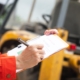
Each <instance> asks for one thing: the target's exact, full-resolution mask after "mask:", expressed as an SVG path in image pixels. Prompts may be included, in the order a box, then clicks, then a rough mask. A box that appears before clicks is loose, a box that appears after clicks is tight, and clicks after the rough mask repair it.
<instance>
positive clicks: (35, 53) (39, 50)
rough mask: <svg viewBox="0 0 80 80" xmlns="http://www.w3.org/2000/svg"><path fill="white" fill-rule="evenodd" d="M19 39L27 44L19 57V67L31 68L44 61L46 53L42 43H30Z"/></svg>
mask: <svg viewBox="0 0 80 80" xmlns="http://www.w3.org/2000/svg"><path fill="white" fill-rule="evenodd" d="M18 41H19V42H20V43H22V44H24V45H25V46H27V48H26V49H25V50H23V52H22V53H21V54H20V55H19V56H18V57H17V61H18V62H19V63H20V66H19V67H18V68H23V69H25V68H31V67H33V66H35V65H37V64H38V63H39V62H41V61H42V59H43V57H44V53H45V52H44V50H43V45H42V44H35V45H28V44H27V43H26V42H25V41H23V40H22V39H20V38H19V39H18Z"/></svg>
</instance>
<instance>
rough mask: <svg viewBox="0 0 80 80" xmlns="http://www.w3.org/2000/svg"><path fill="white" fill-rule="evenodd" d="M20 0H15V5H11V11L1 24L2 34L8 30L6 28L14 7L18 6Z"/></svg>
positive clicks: (0, 30) (0, 32)
mask: <svg viewBox="0 0 80 80" xmlns="http://www.w3.org/2000/svg"><path fill="white" fill-rule="evenodd" d="M17 2H18V0H14V3H13V6H12V7H11V9H10V11H9V12H8V14H7V16H6V18H5V20H4V22H3V24H2V25H1V26H0V34H3V33H4V32H5V31H6V30H5V25H6V23H7V22H8V20H9V18H10V15H11V13H12V12H13V10H14V8H15V7H16V4H17Z"/></svg>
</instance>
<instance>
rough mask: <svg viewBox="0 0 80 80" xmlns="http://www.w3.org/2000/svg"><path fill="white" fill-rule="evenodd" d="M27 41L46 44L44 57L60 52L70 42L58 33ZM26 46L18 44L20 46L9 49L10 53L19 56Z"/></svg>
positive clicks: (30, 43)
mask: <svg viewBox="0 0 80 80" xmlns="http://www.w3.org/2000/svg"><path fill="white" fill-rule="evenodd" d="M27 43H28V44H29V45H32V44H43V45H44V48H43V50H44V51H45V55H44V59H45V58H47V57H49V56H50V55H52V54H54V53H55V52H58V51H59V50H61V49H64V48H66V47H68V44H67V43H66V42H65V41H63V40H62V39H61V38H60V37H58V36H57V35H49V36H46V35H43V36H40V37H37V38H34V39H32V40H29V41H27ZM25 48H26V46H25V45H24V44H20V45H18V47H16V48H14V49H12V50H10V51H8V55H9V56H13V55H14V56H18V55H19V54H20V53H21V52H22V51H23V50H24V49H25ZM18 71H20V70H16V72H18Z"/></svg>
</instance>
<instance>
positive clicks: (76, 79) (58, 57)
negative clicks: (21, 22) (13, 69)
mask: <svg viewBox="0 0 80 80" xmlns="http://www.w3.org/2000/svg"><path fill="white" fill-rule="evenodd" d="M55 4H56V5H55V8H54V10H53V11H52V14H51V15H47V14H45V15H43V18H44V19H45V20H46V21H47V23H48V24H47V26H46V25H44V24H38V25H37V27H38V26H39V27H41V26H42V27H43V26H46V29H47V28H57V29H58V30H59V36H60V37H61V38H62V39H63V40H65V41H66V42H67V41H69V42H72V43H75V44H76V45H77V49H76V50H74V49H73V48H74V46H72V49H73V50H67V49H64V50H62V51H60V52H58V53H56V54H55V55H52V56H50V57H49V58H47V59H45V60H43V61H42V62H41V63H39V64H38V65H37V66H35V67H33V68H31V69H28V70H26V71H23V72H21V73H19V74H18V80H22V79H23V80H80V49H79V46H80V44H79V40H80V37H79V31H78V30H79V28H80V26H79V25H80V23H79V21H80V15H79V14H80V3H79V1H78V0H60V1H59V0H56V1H55ZM73 10H74V12H73ZM46 17H49V18H50V21H48V20H47V19H46ZM75 26H76V27H75ZM33 27H34V26H33ZM62 27H63V28H65V30H64V29H61V28H62ZM21 29H23V27H22V28H21ZM25 29H26V28H25ZM33 29H34V28H33ZM40 29H41V28H40ZM34 32H35V31H34ZM36 36H38V35H36V34H33V33H31V32H28V31H24V30H23V31H22V30H21V31H19V30H16V31H15V30H14V31H13V30H11V31H7V32H6V33H5V34H3V36H2V37H1V40H0V48H1V51H2V52H6V51H7V50H9V49H11V48H13V47H15V46H17V45H18V44H19V43H18V42H17V38H18V37H20V38H22V39H23V40H29V39H32V38H34V37H36ZM10 40H11V41H12V42H11V45H10V47H9V49H6V48H7V47H8V45H9V44H10ZM14 44H15V45H14ZM4 45H6V46H4ZM24 76H25V77H24Z"/></svg>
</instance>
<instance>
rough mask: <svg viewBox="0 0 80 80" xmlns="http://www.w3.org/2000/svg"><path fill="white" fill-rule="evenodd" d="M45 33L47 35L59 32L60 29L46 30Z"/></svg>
mask: <svg viewBox="0 0 80 80" xmlns="http://www.w3.org/2000/svg"><path fill="white" fill-rule="evenodd" d="M44 34H45V35H50V34H58V31H57V30H56V29H50V30H46V31H45V32H44Z"/></svg>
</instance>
